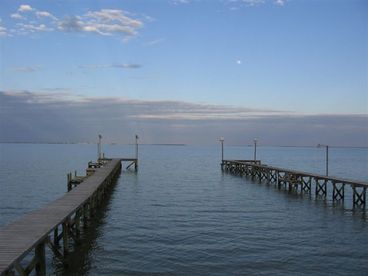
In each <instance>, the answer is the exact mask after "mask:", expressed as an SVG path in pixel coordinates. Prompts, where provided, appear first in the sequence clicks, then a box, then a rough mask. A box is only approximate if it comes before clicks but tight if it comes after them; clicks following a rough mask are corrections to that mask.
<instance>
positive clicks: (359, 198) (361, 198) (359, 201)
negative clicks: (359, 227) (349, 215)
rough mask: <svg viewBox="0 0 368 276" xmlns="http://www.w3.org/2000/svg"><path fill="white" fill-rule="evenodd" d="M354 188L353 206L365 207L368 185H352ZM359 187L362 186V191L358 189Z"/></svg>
mask: <svg viewBox="0 0 368 276" xmlns="http://www.w3.org/2000/svg"><path fill="white" fill-rule="evenodd" d="M351 187H352V188H353V207H354V208H355V207H359V208H363V209H364V208H365V205H366V204H365V203H366V191H367V187H366V186H363V187H359V186H355V185H352V186H351ZM357 188H361V190H360V192H359V190H357Z"/></svg>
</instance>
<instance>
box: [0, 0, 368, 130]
mask: <svg viewBox="0 0 368 276" xmlns="http://www.w3.org/2000/svg"><path fill="white" fill-rule="evenodd" d="M0 19H1V22H0V91H2V92H4V93H6V95H13V96H14V95H17V93H19V95H22V94H21V93H23V92H24V91H27V92H29V93H34V94H35V95H44V94H49V95H53V96H55V97H56V96H59V97H63V98H64V100H65V99H66V98H67V99H68V101H77V102H78V101H79V102H81V101H83V100H85V99H86V98H94V99H95V98H107V97H108V98H112V99H115V100H116V101H119V100H135V101H142V102H147V101H151V102H152V101H153V102H162V101H174V102H179V103H190V104H193V105H198V104H199V105H207V104H208V105H212V106H214V107H216V106H227V107H228V108H229V109H232V108H234V109H236V108H241V109H243V111H244V112H245V110H248V109H252V110H256V111H257V112H266V113H267V112H268V113H267V114H268V115H270V114H273V112H280V113H282V114H284V116H309V115H310V116H315V115H326V116H327V115H344V114H345V115H349V116H351V115H354V116H355V115H359V116H360V115H364V116H365V115H367V114H368V95H367V94H368V92H367V91H368V2H367V1H363V0H361V1H359V0H334V1H332V0H330V1H328V0H323V1H322V0H320V1H313V0H311V1H309V0H308V1H307V0H305V1H303V0H263V1H262V0H213V1H204V0H202V1H201V0H157V1H143V0H139V1H137V0H134V1H133V0H130V1H128V0H126V1H124V0H119V1H109V0H108V1H74V0H73V1H40V0H38V1H15V0H2V1H1V3H0ZM41 98H42V99H43V100H44V99H45V97H44V96H41ZM59 101H60V98H59ZM152 108H153V107H152ZM215 109H216V108H215ZM233 111H234V110H232V111H231V112H233ZM243 111H242V112H243ZM236 112H237V111H236ZM236 112H235V113H234V114H235V115H234V116H236V115H237V114H238V113H236ZM185 113H186V114H189V113H190V111H186V112H185ZM216 114H217V116H218V117H219V118H220V117H223V115H224V114H223V113H221V112H220V113H216ZM216 114H215V113H214V114H213V116H215V115H216ZM179 115H180V116H179V117H180V118H181V119H182V118H183V116H184V115H183V114H179ZM150 116H151V117H149V116H148V115H147V116H146V118H155V119H157V118H158V117H157V116H156V115H152V114H151V115H150ZM155 116H156V117H155ZM160 116H161V115H160ZM170 116H173V115H172V114H171V115H170ZM195 116H197V115H195ZM177 117H178V116H176V117H175V118H177ZM192 117H193V116H192ZM160 118H162V116H161V117H160ZM170 118H171V119H172V117H170ZM185 119H188V118H185ZM189 119H193V118H189ZM196 119H198V118H196ZM203 119H208V118H203ZM361 127H362V128H364V127H363V126H361Z"/></svg>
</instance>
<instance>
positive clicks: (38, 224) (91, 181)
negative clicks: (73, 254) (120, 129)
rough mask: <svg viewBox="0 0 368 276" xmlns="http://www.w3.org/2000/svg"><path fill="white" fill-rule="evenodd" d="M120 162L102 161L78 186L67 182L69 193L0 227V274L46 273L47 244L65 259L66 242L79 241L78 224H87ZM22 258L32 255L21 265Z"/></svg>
mask: <svg viewBox="0 0 368 276" xmlns="http://www.w3.org/2000/svg"><path fill="white" fill-rule="evenodd" d="M121 161H123V159H109V160H105V161H104V162H103V163H102V164H101V165H100V166H96V167H95V168H94V169H93V170H94V171H93V172H92V173H91V175H89V176H88V177H85V178H83V180H82V181H81V182H82V183H80V185H76V186H75V187H74V188H72V187H70V189H69V185H68V190H69V192H68V193H66V194H65V195H63V196H62V197H60V198H59V199H57V200H55V201H53V202H51V203H49V204H48V205H46V206H44V207H43V208H41V209H39V210H36V211H33V212H31V213H29V214H26V215H25V216H23V217H21V218H20V219H18V220H16V221H15V222H13V223H10V224H9V225H7V226H5V227H3V228H2V229H0V274H1V276H5V275H14V272H15V271H16V272H17V273H18V274H19V275H29V274H30V273H31V272H32V271H34V270H35V272H36V275H46V258H45V246H46V245H47V246H48V247H50V249H51V250H52V251H53V253H54V255H55V257H57V258H58V259H60V260H61V261H62V262H64V260H65V257H66V256H67V255H68V252H69V245H70V244H69V242H70V241H71V240H74V241H77V240H78V238H79V235H80V227H81V225H83V227H86V226H87V223H88V220H90V219H91V218H92V217H93V214H94V212H95V210H96V207H97V206H98V205H99V204H100V202H101V200H102V199H103V197H104V196H105V194H106V192H107V191H108V189H109V187H110V186H111V184H112V183H113V182H114V180H115V178H117V177H118V175H119V174H120V171H121ZM87 172H88V171H87ZM68 181H69V179H68ZM68 183H69V182H68ZM60 242H62V246H61V245H60ZM32 253H33V254H32ZM25 257H27V260H28V257H32V260H31V261H30V262H29V263H28V265H27V266H25V267H24V264H23V265H22V264H21V263H22V261H23V260H24V259H25ZM23 263H24V261H23Z"/></svg>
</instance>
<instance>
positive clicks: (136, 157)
mask: <svg viewBox="0 0 368 276" xmlns="http://www.w3.org/2000/svg"><path fill="white" fill-rule="evenodd" d="M138 139H139V137H138V135H137V134H136V135H135V163H134V169H135V171H137V170H138Z"/></svg>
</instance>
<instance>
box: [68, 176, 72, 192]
mask: <svg viewBox="0 0 368 276" xmlns="http://www.w3.org/2000/svg"><path fill="white" fill-rule="evenodd" d="M67 188H68V192H69V191H71V189H72V174H71V173H68V174H67Z"/></svg>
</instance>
